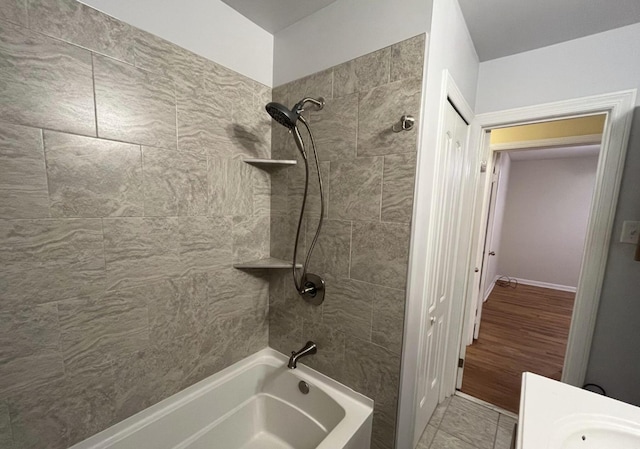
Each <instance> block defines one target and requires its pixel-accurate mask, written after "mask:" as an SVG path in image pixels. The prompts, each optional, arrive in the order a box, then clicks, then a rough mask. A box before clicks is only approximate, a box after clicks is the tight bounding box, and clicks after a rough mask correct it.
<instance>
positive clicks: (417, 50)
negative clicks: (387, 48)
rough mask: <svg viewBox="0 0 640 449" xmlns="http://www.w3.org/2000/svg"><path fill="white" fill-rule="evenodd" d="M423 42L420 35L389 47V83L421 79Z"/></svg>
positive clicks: (422, 37)
mask: <svg viewBox="0 0 640 449" xmlns="http://www.w3.org/2000/svg"><path fill="white" fill-rule="evenodd" d="M425 41H426V39H425V35H424V34H420V35H419V36H415V37H412V38H411V39H407V40H405V41H402V42H398V43H397V44H394V45H392V46H391V81H398V80H401V79H406V78H421V77H422V71H423V68H424V54H425V48H426V47H425Z"/></svg>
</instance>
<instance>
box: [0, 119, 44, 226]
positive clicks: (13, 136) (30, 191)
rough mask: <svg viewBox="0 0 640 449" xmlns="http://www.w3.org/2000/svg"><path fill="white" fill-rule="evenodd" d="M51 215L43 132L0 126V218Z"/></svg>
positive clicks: (2, 124) (3, 124)
mask: <svg viewBox="0 0 640 449" xmlns="http://www.w3.org/2000/svg"><path fill="white" fill-rule="evenodd" d="M48 216H49V195H48V190H47V174H46V170H45V164H44V150H43V148H42V131H41V130H39V129H36V128H27V127H24V126H16V125H9V124H6V123H0V218H46V217H48Z"/></svg>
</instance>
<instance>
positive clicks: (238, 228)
mask: <svg viewBox="0 0 640 449" xmlns="http://www.w3.org/2000/svg"><path fill="white" fill-rule="evenodd" d="M269 229H270V220H269V217H264V216H236V217H233V261H234V263H236V262H248V261H250V260H255V259H263V258H265V257H269Z"/></svg>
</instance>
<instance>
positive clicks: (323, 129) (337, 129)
mask: <svg viewBox="0 0 640 449" xmlns="http://www.w3.org/2000/svg"><path fill="white" fill-rule="evenodd" d="M311 129H312V131H313V135H314V137H315V140H316V144H317V146H318V157H319V158H320V160H321V161H337V160H343V159H352V158H354V157H355V156H356V137H357V134H356V133H357V131H358V95H356V94H353V95H348V96H345V97H342V98H337V99H334V100H327V101H326V103H325V105H324V108H323V109H322V110H320V111H312V112H311Z"/></svg>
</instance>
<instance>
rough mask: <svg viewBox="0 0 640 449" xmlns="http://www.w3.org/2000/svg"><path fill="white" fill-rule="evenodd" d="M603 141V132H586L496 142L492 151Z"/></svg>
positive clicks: (565, 145) (569, 145) (578, 144)
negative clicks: (551, 137) (578, 134)
mask: <svg viewBox="0 0 640 449" xmlns="http://www.w3.org/2000/svg"><path fill="white" fill-rule="evenodd" d="M600 142H602V134H586V135H584V136H569V137H555V138H553V139H538V140H521V141H518V142H505V143H496V144H492V145H491V150H492V151H505V150H530V149H531V148H554V147H572V146H580V145H593V144H598V143H600Z"/></svg>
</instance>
